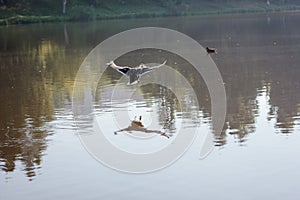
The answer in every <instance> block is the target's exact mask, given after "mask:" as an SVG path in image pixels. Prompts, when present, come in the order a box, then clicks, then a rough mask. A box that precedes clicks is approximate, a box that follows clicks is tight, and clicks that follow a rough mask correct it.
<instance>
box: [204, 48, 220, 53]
mask: <svg viewBox="0 0 300 200" xmlns="http://www.w3.org/2000/svg"><path fill="white" fill-rule="evenodd" d="M206 52H207V53H208V54H209V53H217V49H215V48H209V47H206Z"/></svg>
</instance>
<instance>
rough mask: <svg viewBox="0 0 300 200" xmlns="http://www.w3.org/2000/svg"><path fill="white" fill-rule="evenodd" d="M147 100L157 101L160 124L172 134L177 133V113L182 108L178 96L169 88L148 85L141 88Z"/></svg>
mask: <svg viewBox="0 0 300 200" xmlns="http://www.w3.org/2000/svg"><path fill="white" fill-rule="evenodd" d="M141 89H142V91H143V93H144V96H145V99H153V97H154V98H155V99H157V101H158V116H159V124H160V125H161V126H162V128H163V129H164V130H168V131H169V132H170V134H172V133H174V132H175V129H176V128H175V112H176V111H178V109H179V108H180V107H179V105H178V101H177V99H176V96H175V95H174V94H173V93H172V92H171V91H170V90H168V89H167V88H165V87H162V86H159V85H156V84H148V85H145V86H142V87H141Z"/></svg>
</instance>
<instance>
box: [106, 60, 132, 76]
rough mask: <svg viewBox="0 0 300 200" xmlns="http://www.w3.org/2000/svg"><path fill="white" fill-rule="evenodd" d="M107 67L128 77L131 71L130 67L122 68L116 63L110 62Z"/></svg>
mask: <svg viewBox="0 0 300 200" xmlns="http://www.w3.org/2000/svg"><path fill="white" fill-rule="evenodd" d="M106 65H107V66H109V67H111V68H113V69H115V70H117V71H118V72H120V73H121V74H123V75H127V72H128V71H129V70H130V69H131V68H130V67H121V66H118V65H116V64H115V63H114V61H110V62H109V63H107V64H106Z"/></svg>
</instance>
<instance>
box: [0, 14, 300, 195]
mask: <svg viewBox="0 0 300 200" xmlns="http://www.w3.org/2000/svg"><path fill="white" fill-rule="evenodd" d="M299 24H300V14H299V13H282V14H260V15H242V16H239V15H234V16H229V15H228V16H217V17H206V16H204V17H203V16H202V17H176V18H157V19H156V18H155V19H127V20H109V21H101V22H88V23H66V24H62V23H59V24H33V25H18V26H8V27H0V91H1V95H0V199H3V200H4V199H30V200H32V199H70V198H72V199H108V198H109V199H120V198H122V199H141V198H142V199H183V198H185V199H201V198H202V199H221V198H222V199H299V197H300V191H299V189H298V186H299V184H300V171H299V169H300V160H299V156H300V78H299V77H300V57H299V53H300V26H299ZM138 27H164V28H169V29H173V30H177V31H180V32H182V33H184V34H186V35H188V36H190V37H191V38H193V39H194V40H196V41H197V42H199V43H200V44H201V45H202V46H203V47H206V46H209V47H216V48H217V49H218V53H217V54H213V55H207V56H208V57H211V58H212V60H213V61H214V62H215V64H216V65H217V67H218V69H219V71H220V73H221V75H222V78H223V82H224V86H225V90H226V97H227V113H226V118H225V124H224V129H223V131H222V133H221V135H214V139H213V140H214V150H213V151H212V152H211V153H210V154H209V155H208V156H207V157H206V158H205V159H200V157H199V152H200V150H201V144H202V142H203V141H204V140H205V137H206V136H207V134H210V135H212V134H214V132H213V131H212V121H211V120H212V109H211V101H210V94H209V92H208V89H207V87H206V85H205V82H204V81H203V78H202V77H201V76H200V75H199V74H197V73H196V70H195V68H193V67H192V66H191V65H190V64H189V63H188V62H187V61H186V60H185V59H183V58H181V57H179V56H176V55H174V54H172V53H171V52H167V51H161V50H157V49H140V50H136V51H133V52H130V53H127V54H125V55H122V56H120V57H119V58H118V59H117V60H116V63H118V64H120V65H122V64H123V65H129V66H137V65H138V64H140V63H142V62H144V63H150V62H156V63H162V62H163V61H164V59H167V60H168V62H167V64H168V66H170V67H171V68H172V69H176V71H177V72H179V75H180V74H182V75H183V76H184V77H185V78H186V80H187V81H188V83H189V84H190V85H191V86H192V88H193V89H194V90H195V91H197V92H196V94H195V96H196V99H197V101H196V102H195V101H194V99H193V98H190V97H191V95H190V94H189V93H188V91H186V88H185V87H183V82H182V83H181V82H180V81H178V80H179V78H176V77H175V78H174V80H175V81H174V80H173V79H172V77H166V78H165V79H166V80H170V81H169V82H168V83H169V84H171V85H172V84H178V85H177V86H176V88H178V90H179V91H178V93H180V94H182V96H184V97H185V100H184V101H182V102H183V103H180V99H179V98H178V96H176V95H175V94H174V92H172V91H171V90H169V89H168V88H166V87H162V86H160V85H159V84H153V83H150V84H137V85H127V81H128V79H126V78H125V77H122V76H121V74H119V73H118V72H117V71H115V70H113V69H110V68H109V69H107V70H105V72H104V73H103V75H102V77H101V78H100V80H99V82H98V83H97V86H96V91H94V94H93V95H92V97H91V98H92V102H93V105H92V106H93V109H92V114H93V115H94V116H96V118H97V120H98V121H99V124H101V126H102V127H101V129H102V131H103V134H105V135H106V137H107V138H110V141H112V142H113V143H114V145H117V146H118V147H119V148H121V149H125V150H126V151H129V152H130V151H134V152H137V151H139V152H141V153H148V152H151V151H153V150H157V149H160V148H164V147H165V146H166V145H170V143H172V141H173V140H174V139H175V138H176V137H177V134H178V130H179V129H180V130H182V131H185V132H189V131H190V128H191V127H197V137H196V138H195V140H194V142H193V143H192V145H191V146H190V147H189V148H188V149H187V151H186V152H185V154H184V155H183V156H182V157H181V158H180V159H178V160H177V161H176V162H174V163H173V164H172V165H170V166H168V167H167V168H164V169H161V170H158V171H155V172H152V173H144V174H131V173H124V172H120V171H117V170H113V169H111V168H109V167H107V166H105V165H103V164H101V163H100V162H98V161H97V160H96V159H94V158H93V157H92V156H91V155H90V154H89V153H88V151H87V150H86V149H85V148H84V146H83V145H82V143H81V141H80V139H79V137H78V136H79V135H80V134H81V132H82V131H83V132H84V131H85V130H84V128H82V127H87V128H86V130H88V124H86V123H85V122H84V121H78V120H77V119H76V120H75V119H74V117H73V110H72V99H73V98H74V96H73V86H74V81H75V79H76V74H77V71H78V70H79V68H80V66H81V63H82V62H83V61H84V59H85V57H86V56H87V55H88V54H89V52H90V51H91V50H92V49H93V48H94V47H96V46H97V45H98V44H99V43H100V42H102V41H104V40H105V39H107V38H108V37H110V36H113V35H114V34H117V33H119V32H122V31H125V30H128V29H132V28H138ZM120 45H122V44H120ZM149 74H150V73H149ZM94 75H95V74H91V77H93V76H94ZM179 75H178V76H179ZM147 76H148V74H147ZM147 76H146V75H145V77H144V76H143V77H141V82H143V81H144V82H146V79H147ZM149 76H151V74H150V75H149ZM158 76H159V75H156V76H155V77H158ZM170 76H171V75H170ZM120 79H121V81H119V80H120ZM172 81H173V82H172ZM112 91H114V92H115V94H117V95H116V96H115V98H114V99H113V101H111V99H110V95H111V92H112ZM82 92H83V93H84V92H85V91H82ZM128 94H130V95H131V96H130V97H128ZM82 101H84V100H82ZM112 114H115V115H117V116H123V117H122V118H120V117H119V118H118V117H115V118H112ZM124 116H125V117H124ZM139 116H142V117H143V118H142V122H143V124H144V125H145V127H147V128H149V129H155V130H158V131H161V132H165V133H166V134H167V135H168V136H170V138H169V139H168V138H166V137H163V136H161V135H160V134H157V133H158V132H157V133H150V134H146V133H145V132H141V131H133V132H132V133H125V132H122V133H121V132H120V133H118V134H117V135H115V134H114V132H115V131H117V130H118V129H120V128H126V127H128V125H129V126H130V120H133V119H134V118H135V117H137V118H138V117H139ZM116 119H117V122H118V125H119V126H116V125H115V124H116V123H115V122H114V121H113V120H116ZM78 124H79V125H78ZM78 127H79V128H78ZM78 129H79V131H78ZM128 136H129V137H128ZM136 138H139V140H134V139H136ZM149 138H150V139H151V142H149V141H150V139H149ZM133 141H134V142H133Z"/></svg>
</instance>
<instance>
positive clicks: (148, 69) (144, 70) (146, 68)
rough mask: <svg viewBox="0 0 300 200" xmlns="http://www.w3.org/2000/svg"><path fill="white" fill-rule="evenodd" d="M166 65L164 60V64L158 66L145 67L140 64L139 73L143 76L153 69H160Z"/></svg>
mask: <svg viewBox="0 0 300 200" xmlns="http://www.w3.org/2000/svg"><path fill="white" fill-rule="evenodd" d="M166 63H167V61H166V60H165V62H163V63H162V64H159V65H154V66H146V65H144V64H141V65H140V69H141V70H140V73H141V74H145V73H148V72H150V71H152V70H153V69H157V68H159V67H162V66H164V65H165V64H166Z"/></svg>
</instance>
